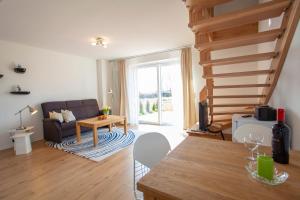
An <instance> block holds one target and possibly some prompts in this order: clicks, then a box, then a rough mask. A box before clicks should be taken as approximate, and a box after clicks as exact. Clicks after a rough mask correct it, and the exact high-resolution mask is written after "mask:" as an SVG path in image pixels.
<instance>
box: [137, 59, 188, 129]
mask: <svg viewBox="0 0 300 200" xmlns="http://www.w3.org/2000/svg"><path fill="white" fill-rule="evenodd" d="M137 77H138V93H139V97H138V98H139V123H145V124H156V125H174V126H181V125H182V121H183V114H182V113H183V100H182V97H183V95H182V79H181V68H180V63H179V60H172V61H160V62H157V63H152V64H145V65H141V66H139V68H138V72H137Z"/></svg>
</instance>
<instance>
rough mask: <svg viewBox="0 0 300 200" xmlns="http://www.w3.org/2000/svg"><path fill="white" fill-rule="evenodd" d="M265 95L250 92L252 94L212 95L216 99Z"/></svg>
mask: <svg viewBox="0 0 300 200" xmlns="http://www.w3.org/2000/svg"><path fill="white" fill-rule="evenodd" d="M264 97H266V95H260V94H252V95H214V96H213V98H216V99H235V98H264Z"/></svg>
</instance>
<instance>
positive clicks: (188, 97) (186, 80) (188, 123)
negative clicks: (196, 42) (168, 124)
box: [181, 48, 197, 129]
mask: <svg viewBox="0 0 300 200" xmlns="http://www.w3.org/2000/svg"><path fill="white" fill-rule="evenodd" d="M181 72H182V86H183V116H184V126H183V127H184V129H187V128H190V127H192V126H193V125H194V124H195V123H196V121H197V119H196V106H195V93H194V87H193V73H192V51H191V48H184V49H182V50H181Z"/></svg>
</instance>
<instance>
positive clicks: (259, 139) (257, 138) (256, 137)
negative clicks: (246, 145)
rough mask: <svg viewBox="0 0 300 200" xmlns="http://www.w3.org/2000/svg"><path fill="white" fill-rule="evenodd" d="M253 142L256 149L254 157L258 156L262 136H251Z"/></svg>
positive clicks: (262, 139)
mask: <svg viewBox="0 0 300 200" xmlns="http://www.w3.org/2000/svg"><path fill="white" fill-rule="evenodd" d="M252 139H253V142H254V143H255V144H256V145H257V148H256V155H260V153H259V146H260V145H262V143H263V141H264V139H265V138H264V136H263V135H255V136H253V138H252Z"/></svg>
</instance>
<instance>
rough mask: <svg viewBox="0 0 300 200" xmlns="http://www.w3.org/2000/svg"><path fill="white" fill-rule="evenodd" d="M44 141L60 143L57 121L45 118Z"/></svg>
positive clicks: (59, 126)
mask: <svg viewBox="0 0 300 200" xmlns="http://www.w3.org/2000/svg"><path fill="white" fill-rule="evenodd" d="M43 127H44V139H45V140H47V141H52V142H57V143H61V142H62V132H61V123H60V122H59V121H57V120H54V119H50V118H46V119H44V120H43Z"/></svg>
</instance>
